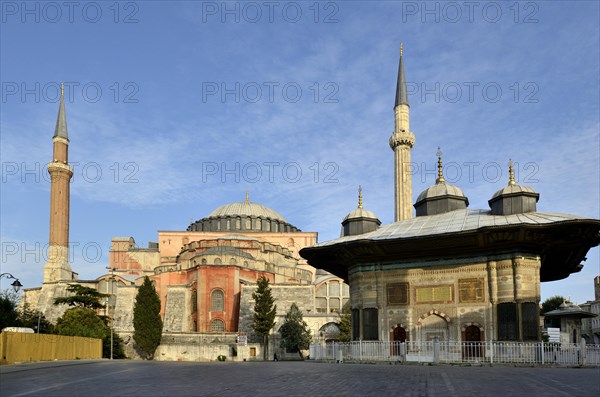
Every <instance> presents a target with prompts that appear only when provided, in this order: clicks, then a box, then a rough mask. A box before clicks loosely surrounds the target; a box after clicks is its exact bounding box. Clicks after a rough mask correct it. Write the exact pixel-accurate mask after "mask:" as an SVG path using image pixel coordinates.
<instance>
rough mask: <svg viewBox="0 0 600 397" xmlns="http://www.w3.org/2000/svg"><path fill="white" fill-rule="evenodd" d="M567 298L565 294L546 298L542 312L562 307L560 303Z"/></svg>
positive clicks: (542, 313)
mask: <svg viewBox="0 0 600 397" xmlns="http://www.w3.org/2000/svg"><path fill="white" fill-rule="evenodd" d="M566 300H567V299H565V298H564V297H563V296H559V295H555V296H552V297H550V298H548V299H546V300H545V301H544V302H542V308H541V309H540V314H541V315H544V314H546V313H548V312H550V311H552V310H556V309H558V308H559V307H560V305H562V304H563V302H565V301H566Z"/></svg>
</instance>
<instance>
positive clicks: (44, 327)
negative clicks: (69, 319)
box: [18, 302, 55, 334]
mask: <svg viewBox="0 0 600 397" xmlns="http://www.w3.org/2000/svg"><path fill="white" fill-rule="evenodd" d="M18 312H19V323H20V326H21V327H27V328H33V329H34V330H36V332H37V333H40V334H53V333H55V331H54V325H53V324H52V323H51V322H49V321H48V320H46V317H45V316H44V315H43V314H42V313H41V312H40V311H38V310H33V309H31V307H30V306H29V303H27V302H25V303H23V305H22V306H21V307H20V308H19V309H18ZM38 326H39V328H40V329H39V330H38Z"/></svg>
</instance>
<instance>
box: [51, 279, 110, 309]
mask: <svg viewBox="0 0 600 397" xmlns="http://www.w3.org/2000/svg"><path fill="white" fill-rule="evenodd" d="M67 291H69V292H71V293H72V294H73V295H71V296H63V297H59V298H55V299H54V304H55V305H60V304H66V305H69V306H79V307H85V308H88V309H94V310H97V309H101V308H103V307H104V305H103V304H102V303H100V299H102V298H108V297H109V296H110V295H107V294H102V293H100V292H98V291H96V290H95V289H94V288H90V287H84V286H83V285H79V284H71V285H69V286H68V287H67Z"/></svg>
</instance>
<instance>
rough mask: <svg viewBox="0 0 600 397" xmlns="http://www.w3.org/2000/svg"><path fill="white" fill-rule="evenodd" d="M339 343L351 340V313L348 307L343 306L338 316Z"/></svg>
mask: <svg viewBox="0 0 600 397" xmlns="http://www.w3.org/2000/svg"><path fill="white" fill-rule="evenodd" d="M338 326H339V328H340V342H350V341H351V340H352V311H351V310H350V307H349V306H348V305H345V306H344V308H343V309H342V313H341V314H340V322H339V323H338Z"/></svg>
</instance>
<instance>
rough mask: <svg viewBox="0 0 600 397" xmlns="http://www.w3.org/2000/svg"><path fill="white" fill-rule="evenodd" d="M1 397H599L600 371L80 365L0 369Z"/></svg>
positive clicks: (296, 364) (273, 364)
mask: <svg viewBox="0 0 600 397" xmlns="http://www.w3.org/2000/svg"><path fill="white" fill-rule="evenodd" d="M0 381H1V383H0V385H1V386H0V396H2V397H9V396H14V397H16V396H45V397H50V396H60V397H69V396H85V397H92V396H144V397H148V396H186V397H190V396H260V397H263V396H286V397H289V396H305V397H312V396H466V395H475V396H528V397H532V396H598V395H600V369H598V368H525V367H520V368H515V367H502V366H498V367H461V366H445V365H439V366H422V365H382V364H378V365H372V364H327V363H315V362H254V363H250V362H247V363H227V362H225V363H189V362H144V361H120V360H119V361H113V362H110V361H107V360H103V361H79V362H48V363H32V364H21V365H11V366H2V367H0Z"/></svg>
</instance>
